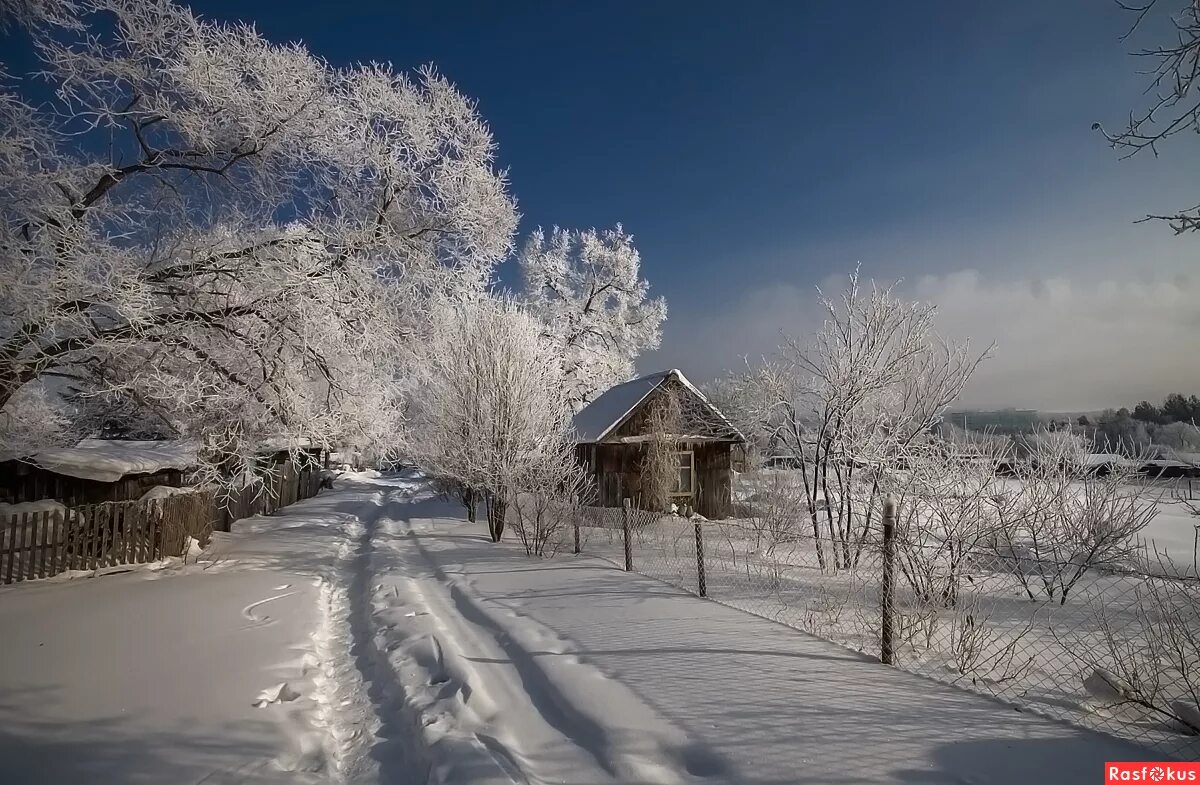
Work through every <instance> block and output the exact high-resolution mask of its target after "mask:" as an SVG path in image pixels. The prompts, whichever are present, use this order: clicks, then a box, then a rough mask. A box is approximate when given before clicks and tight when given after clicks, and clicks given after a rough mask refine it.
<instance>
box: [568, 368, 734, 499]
mask: <svg viewBox="0 0 1200 785" xmlns="http://www.w3.org/2000/svg"><path fill="white" fill-rule="evenodd" d="M668 396H673V398H674V400H675V401H676V402H677V403H678V417H677V426H678V427H677V428H675V429H672V430H673V432H672V433H669V434H654V433H652V426H651V419H652V415H651V413H652V412H653V411H654V410H655V407H656V406H658V405H660V404H661V403H662V402H663V401H664V400H665V399H667V397H668ZM574 426H575V437H576V445H577V446H576V457H577V458H578V459H579V461H580V462H581V463H582V464H583V465H584V466H586V467H587V469H588V471H589V472H590V474H591V475H592V477H593V479H594V482H595V486H596V491H597V494H598V504H599V505H600V506H602V507H619V506H621V504H622V500H623V499H626V498H629V499H632V500H633V502H634V503H635V504H640V502H641V499H642V497H643V491H644V489H645V486H646V480H645V477H644V476H643V474H644V472H643V467H644V465H645V463H646V456H647V453H648V450H647V445H648V444H649V443H650V442H651V440H653V439H664V438H665V439H669V440H670V441H672V442H674V449H675V456H676V461H677V464H678V474H677V481H676V483H675V488H674V490H673V492H672V494H671V496H672V499H673V500H674V501H675V502H676V503H677V504H679V505H680V506H683V505H689V506H691V507H692V509H694V510H695V511H696V512H698V513H700V514H701V515H703V516H704V517H706V518H724V517H727V516H728V515H729V512H730V507H731V505H732V500H733V459H734V451H735V449H736V450H740V449H741V448H742V447H743V446H744V445H745V441H746V440H745V439H744V438H743V437H742V435H741V434H740V433H739V432H738V430H737V429H736V428H734V426H733V425H732V424H731V423H730V422H729V420H728V419H726V418H725V416H724V415H723V414H721V412H720V411H718V410H717V407H715V406H714V405H713V404H712V403H711V402H710V401H709V400H708V399H707V398H706V397H704V394H703V393H701V392H700V391H699V390H698V389H696V387H695V386H694V385H692V383H691V382H689V381H688V380H687V377H685V376H684V375H683V373H682V372H681V371H679V370H678V369H675V368H672V369H671V370H669V371H659V372H658V373H652V374H649V375H647V376H642V377H640V378H637V379H634V380H632V381H629V382H625V383H624V384H619V385H617V386H616V387H613V388H611V389H609V390H607V391H606V392H604V393H603V394H602V395H600V397H598V398H597V399H596V400H594V401H592V403H590V404H588V405H587V406H586V407H584V408H583V410H581V411H580V412H579V414H577V415H575V420H574ZM675 431H677V432H675Z"/></svg>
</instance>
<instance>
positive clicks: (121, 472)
mask: <svg viewBox="0 0 1200 785" xmlns="http://www.w3.org/2000/svg"><path fill="white" fill-rule="evenodd" d="M197 451H198V445H197V443H196V442H191V441H157V442H142V441H118V440H113V439H84V440H83V441H81V442H80V443H79V444H77V445H75V446H74V447H56V448H53V449H49V450H42V451H41V452H39V453H35V454H34V455H32V456H30V457H29V458H27V459H26V460H27V461H29V462H30V463H33V464H35V465H36V466H40V467H41V468H43V469H46V470H47V471H52V472H55V473H56V474H65V475H67V476H68V477H80V478H82V479H85V480H97V481H99V482H116V481H117V480H119V479H121V478H122V477H124V476H126V475H129V474H152V473H154V472H160V471H163V470H164V469H188V468H191V467H193V466H195V465H196V455H197Z"/></svg>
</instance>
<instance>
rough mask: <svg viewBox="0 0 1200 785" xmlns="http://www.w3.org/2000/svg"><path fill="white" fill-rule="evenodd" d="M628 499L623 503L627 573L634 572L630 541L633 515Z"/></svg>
mask: <svg viewBox="0 0 1200 785" xmlns="http://www.w3.org/2000/svg"><path fill="white" fill-rule="evenodd" d="M631 505H632V502H630V500H629V499H628V498H626V499H624V500H623V501H622V503H621V529H622V531H624V533H625V572H633V543H632V542H630V539H629V517H630V516H631V515H632V514H633V510H632V508H631Z"/></svg>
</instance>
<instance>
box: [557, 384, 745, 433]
mask: <svg viewBox="0 0 1200 785" xmlns="http://www.w3.org/2000/svg"><path fill="white" fill-rule="evenodd" d="M672 378H673V379H675V380H676V381H678V382H679V383H680V384H682V385H683V386H684V387H685V388H687V389H688V390H689V391H690V392H691V393H693V394H694V395H695V396H696V397H697V398H698V399H699V400H700V401H701V402H703V404H704V405H706V406H707V407H708V408H709V409H711V410H712V412H713V414H715V415H716V416H717V417H718V418H719V419H720V421H721V422H722V423H723V424H724V425H727V426H728V427H729V432H730V434H731V435H733V436H735V437H736V438H737V439H740V440H742V441H744V438H743V437H742V435H741V433H739V432H738V430H737V429H736V428H734V427H733V424H732V423H730V422H729V420H728V419H726V417H725V415H723V414H721V412H720V411H719V410H718V409H717V407H716V406H713V404H712V403H711V402H710V401H709V400H708V398H706V397H705V396H704V393H702V392H700V390H698V389H697V388H696V387H695V385H693V384H692V383H691V382H689V381H688V379H687V377H686V376H684V375H683V371H680V370H679V369H678V368H671V369H670V370H666V371H657V372H655V373H650V374H646V375H645V376H639V377H638V378H636V379H632V380H630V381H628V382H625V383H624V384H618V385H617V386H615V387H610V388H609V389H608V390H605V391H604V392H603V393H602V394H601V395H600V397H599V398H597V399H596V400H594V401H592V402H591V403H589V404H588V405H587V406H585V407H583V409H582V410H580V412H579V413H578V414H576V415H575V419H574V422H573V425H574V428H575V439H576V441H577V442H578V443H579V444H591V443H593V442H600V441H604V438H605V437H606V436H608V435H609V434H610V433H611V432H612V431H613V430H614V429H616V428H617V426H619V425H620V424H621V423H623V422H625V420H626V419H628V418H629V416H630V415H631V414H633V412H634V410H636V409H637V408H638V406H639V405H641V403H642V401H644V400H646V398H647V397H649V395H650V393H652V392H654V391H655V390H656V389H658V387H659V386H660V385H662V384H663V383H664V382H666V381H667V380H668V379H672Z"/></svg>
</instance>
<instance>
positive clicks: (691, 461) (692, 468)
mask: <svg viewBox="0 0 1200 785" xmlns="http://www.w3.org/2000/svg"><path fill="white" fill-rule="evenodd" d="M684 455H686V456H687V457H688V462H687V469H688V481H689V483H688V484H689V487H688V489H687V490H686V491H681V490H679V485H680V483H679V475H680V472H681V471H683V469H684V466H683V463H682V462H681V461H680V460H679V459H680V458H681V457H682V456H684ZM695 493H696V451H695V450H691V449H687V450H675V487H674V488H673V489H672V491H671V496H680V497H689V498H690V497H692V496H694V495H695Z"/></svg>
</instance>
